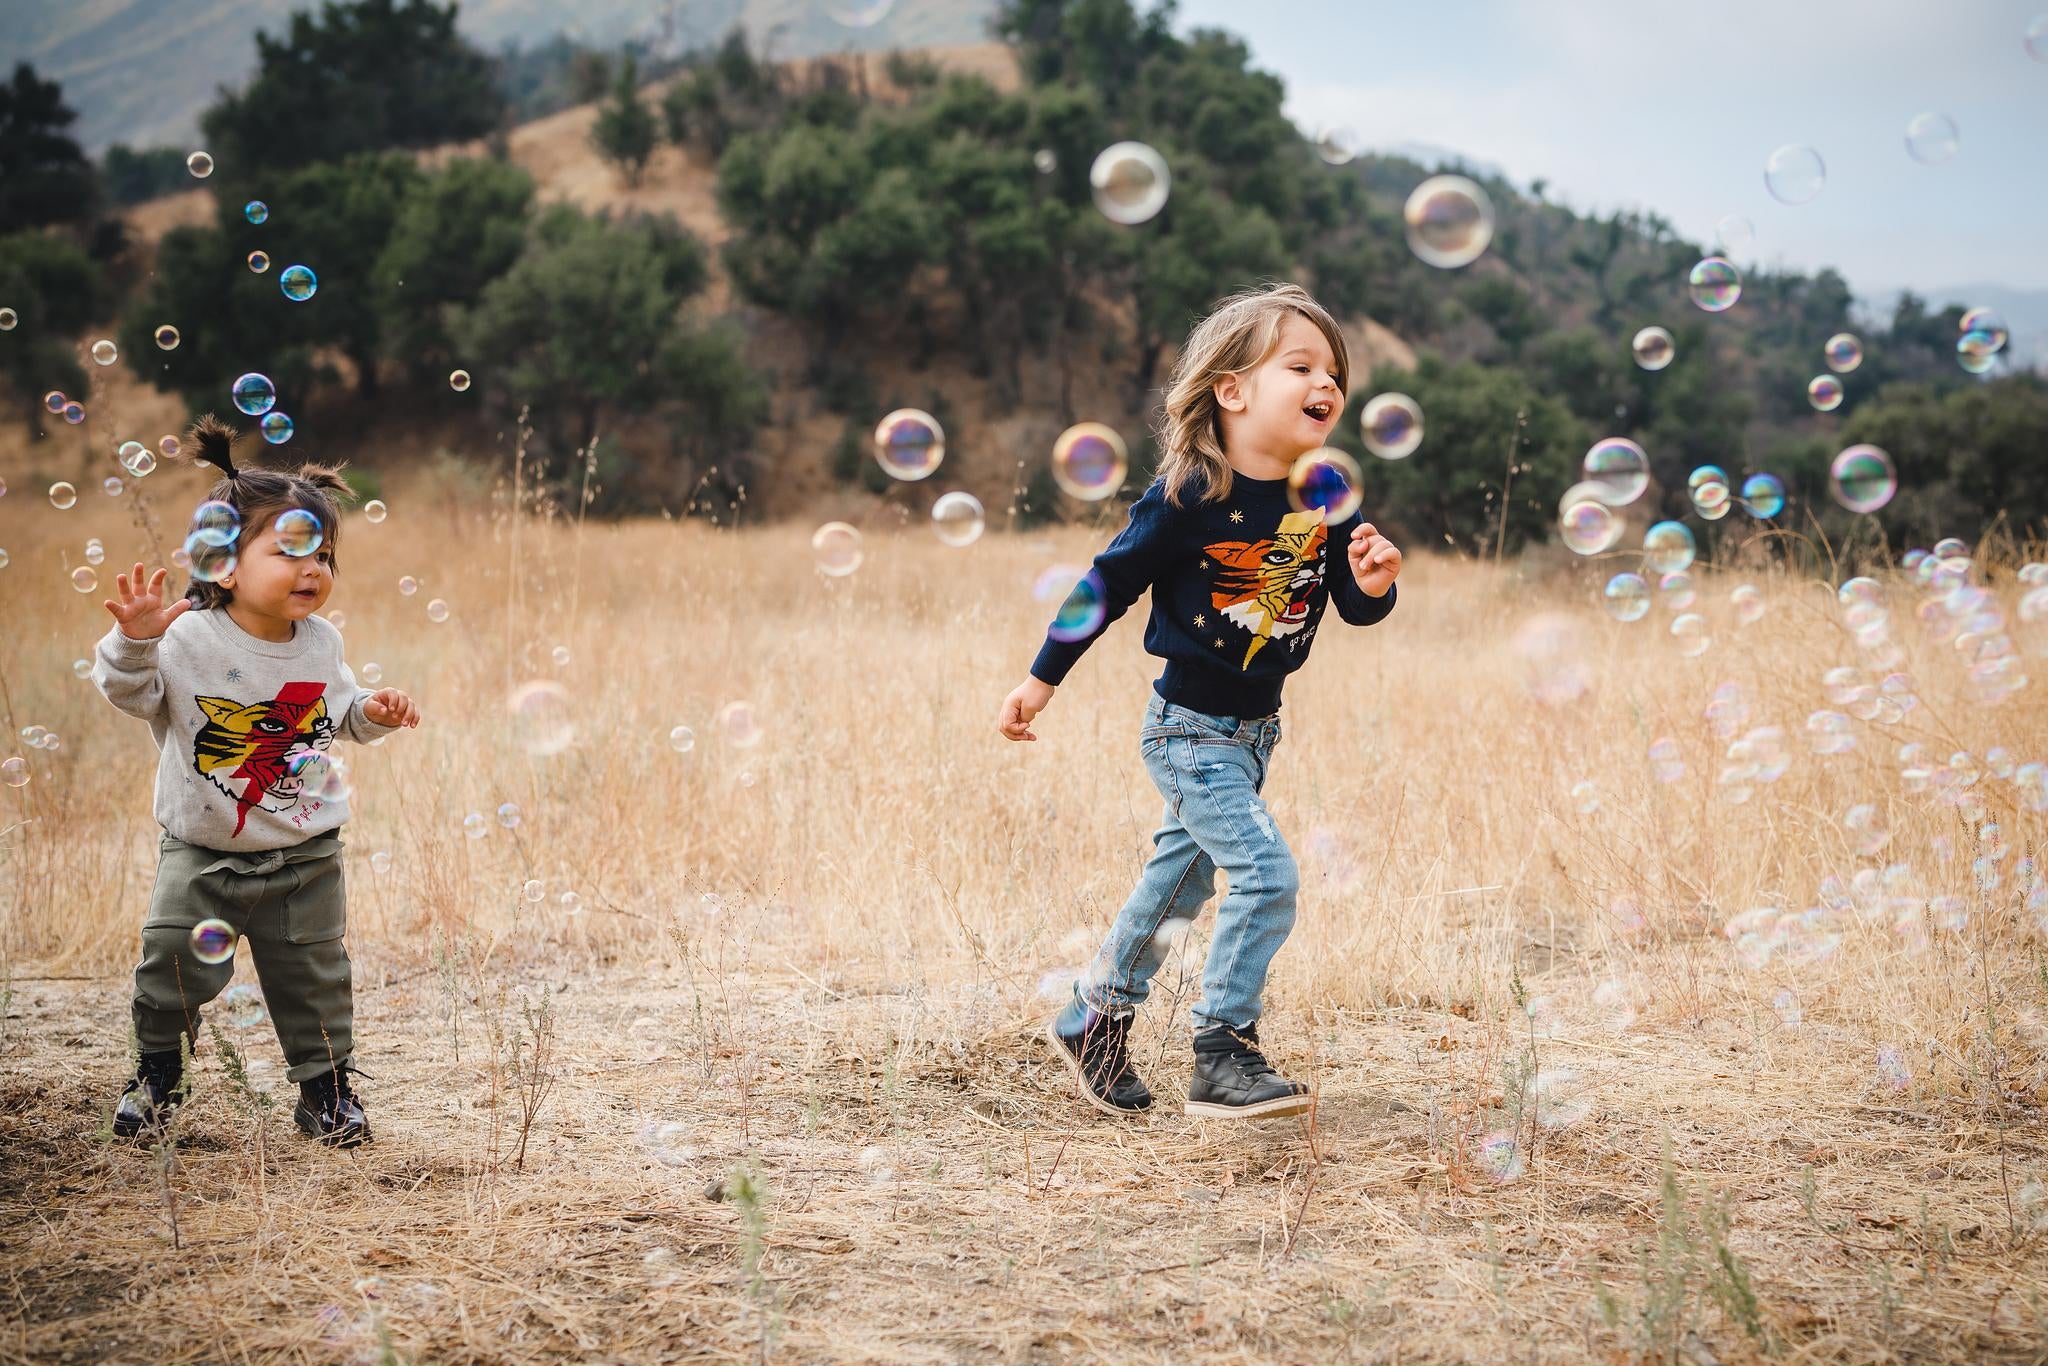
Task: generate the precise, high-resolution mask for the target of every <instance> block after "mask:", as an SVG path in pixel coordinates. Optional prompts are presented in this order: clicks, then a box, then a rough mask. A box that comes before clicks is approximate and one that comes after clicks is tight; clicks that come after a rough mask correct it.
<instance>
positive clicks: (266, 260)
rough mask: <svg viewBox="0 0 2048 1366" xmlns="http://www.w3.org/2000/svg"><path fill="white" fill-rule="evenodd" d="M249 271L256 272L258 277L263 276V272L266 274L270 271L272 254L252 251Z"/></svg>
mask: <svg viewBox="0 0 2048 1366" xmlns="http://www.w3.org/2000/svg"><path fill="white" fill-rule="evenodd" d="M249 269H250V270H251V271H253V272H255V273H256V274H258V275H261V274H263V272H265V271H267V270H269V269H270V253H269V252H267V251H252V252H250V253H249Z"/></svg>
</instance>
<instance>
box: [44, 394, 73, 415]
mask: <svg viewBox="0 0 2048 1366" xmlns="http://www.w3.org/2000/svg"><path fill="white" fill-rule="evenodd" d="M68 402H70V400H69V399H67V398H65V397H64V391H63V390H62V389H52V390H50V392H49V393H47V394H44V395H43V407H44V408H45V409H47V410H49V411H50V412H53V413H61V412H63V411H64V405H65V404H66V403H68Z"/></svg>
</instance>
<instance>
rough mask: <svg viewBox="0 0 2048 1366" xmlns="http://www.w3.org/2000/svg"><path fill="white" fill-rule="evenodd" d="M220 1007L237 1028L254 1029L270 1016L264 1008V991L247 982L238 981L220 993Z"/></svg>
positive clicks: (229, 1022)
mask: <svg viewBox="0 0 2048 1366" xmlns="http://www.w3.org/2000/svg"><path fill="white" fill-rule="evenodd" d="M220 1008H221V1009H222V1010H224V1011H226V1012H227V1017H228V1024H229V1025H231V1026H233V1027H234V1028H236V1029H254V1028H255V1027H256V1026H257V1025H260V1024H262V1023H263V1022H264V1020H265V1019H267V1018H269V1012H268V1011H267V1010H265V1009H264V1008H263V993H262V992H260V991H258V990H257V989H256V988H255V987H253V986H250V985H249V984H248V983H247V982H237V983H235V984H234V985H233V986H231V987H229V988H228V989H227V990H226V991H223V992H222V993H221V994H220Z"/></svg>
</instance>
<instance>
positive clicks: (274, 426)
mask: <svg viewBox="0 0 2048 1366" xmlns="http://www.w3.org/2000/svg"><path fill="white" fill-rule="evenodd" d="M257 425H258V426H259V427H260V428H261V429H262V431H263V439H264V440H265V441H268V442H269V443H270V444H271V445H273V446H282V445H283V444H284V443H285V442H287V441H289V440H291V439H292V432H293V430H294V429H293V427H292V420H291V417H290V416H289V415H288V414H285V413H282V412H278V411H277V410H275V409H272V410H271V411H270V412H267V413H265V414H264V415H263V421H262V422H260V423H258V424H257Z"/></svg>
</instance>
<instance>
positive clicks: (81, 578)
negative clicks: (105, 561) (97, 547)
mask: <svg viewBox="0 0 2048 1366" xmlns="http://www.w3.org/2000/svg"><path fill="white" fill-rule="evenodd" d="M71 586H72V587H73V588H76V589H77V590H78V591H79V592H81V593H90V592H92V591H93V590H94V589H95V588H98V587H99V586H100V576H99V575H98V574H96V573H94V572H93V569H92V566H91V565H85V564H82V565H80V566H78V568H76V569H74V570H72V571H71Z"/></svg>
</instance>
